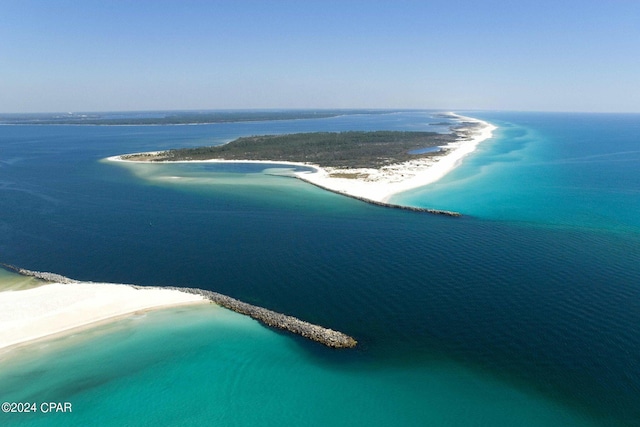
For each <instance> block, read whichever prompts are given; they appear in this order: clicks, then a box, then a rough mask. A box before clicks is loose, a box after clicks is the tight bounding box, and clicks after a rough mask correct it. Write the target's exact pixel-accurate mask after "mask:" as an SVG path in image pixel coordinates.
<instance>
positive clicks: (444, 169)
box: [296, 113, 497, 203]
mask: <svg viewBox="0 0 640 427" xmlns="http://www.w3.org/2000/svg"><path fill="white" fill-rule="evenodd" d="M450 114H451V115H455V116H456V117H457V118H458V119H459V120H461V121H464V122H469V123H473V126H472V127H469V128H467V129H458V130H457V132H458V133H459V134H463V135H464V136H463V137H461V138H460V139H459V140H458V141H456V142H455V143H452V144H448V145H447V146H444V147H442V148H443V149H444V150H445V154H444V155H442V156H437V155H436V156H432V157H428V158H421V159H416V160H411V161H409V162H405V163H398V164H395V165H389V166H385V167H382V168H380V169H335V168H325V169H323V168H319V167H317V172H313V173H310V172H298V173H296V175H297V176H298V177H299V178H300V179H302V180H304V181H308V182H310V183H312V184H315V185H317V186H319V187H323V188H326V189H329V190H331V191H335V192H337V193H341V194H345V195H348V196H354V197H358V198H363V199H368V200H373V201H376V202H383V203H386V202H388V201H389V199H390V198H391V197H392V196H394V195H395V194H398V193H402V192H403V191H407V190H411V189H414V188H418V187H423V186H425V185H428V184H431V183H434V182H436V181H438V180H439V179H440V178H442V177H443V176H445V175H446V174H447V173H449V172H450V171H451V170H453V169H454V168H455V167H456V166H458V165H459V164H460V163H461V161H462V159H463V157H465V156H467V155H468V154H470V153H472V152H473V151H474V150H475V149H476V147H477V146H478V144H480V143H481V142H482V141H484V140H487V139H489V138H491V136H492V134H493V131H494V130H495V129H497V128H496V127H495V126H493V125H492V124H489V123H487V122H485V121H483V120H478V119H473V118H470V117H464V116H459V115H457V114H453V113H450ZM345 174H348V175H349V176H350V177H349V178H341V177H340V175H345ZM351 176H357V177H356V178H351Z"/></svg>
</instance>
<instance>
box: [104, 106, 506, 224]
mask: <svg viewBox="0 0 640 427" xmlns="http://www.w3.org/2000/svg"><path fill="white" fill-rule="evenodd" d="M440 117H442V118H447V119H454V120H455V121H457V122H458V123H457V124H456V125H453V126H451V128H450V133H447V134H443V133H437V132H408V131H375V132H363V131H348V132H313V133H294V134H285V135H260V136H249V137H242V138H238V139H235V140H233V141H231V142H228V143H226V144H224V145H218V146H211V147H195V148H182V149H174V150H167V151H159V152H147V153H134V154H124V155H120V156H113V157H110V158H109V159H108V160H112V161H127V162H145V163H149V162H260V163H269V164H274V163H276V164H292V165H301V166H307V169H309V168H311V171H309V170H305V171H297V172H293V176H295V177H296V178H299V179H301V180H303V181H306V182H308V183H311V184H313V185H316V186H318V187H320V188H323V189H325V190H329V191H332V192H335V193H338V194H342V195H346V196H349V197H353V198H356V199H359V200H362V201H365V202H368V203H373V204H376V205H381V206H386V207H393V208H402V209H410V210H414V211H425V212H429V213H436V214H444V215H449V216H460V214H459V213H457V212H451V211H444V210H437V209H427V208H422V207H415V206H405V205H397V204H393V203H391V202H390V199H391V198H392V197H393V196H394V195H396V194H398V193H401V192H404V191H407V190H411V189H414V188H418V187H422V186H425V185H428V184H431V183H433V182H435V181H437V180H438V179H440V178H442V177H443V176H444V175H446V174H447V173H448V172H449V171H451V170H452V169H454V168H455V167H456V166H457V165H459V164H460V162H461V160H462V158H463V157H464V156H466V155H468V154H469V153H471V152H473V151H474V150H475V148H476V147H477V145H478V144H479V143H480V142H482V141H484V140H486V139H488V138H491V136H492V132H493V130H495V129H496V127H495V126H493V125H491V124H489V123H487V122H485V121H482V120H478V119H474V118H470V117H464V116H460V115H457V114H454V113H445V114H441V115H440Z"/></svg>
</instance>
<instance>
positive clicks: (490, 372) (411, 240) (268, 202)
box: [0, 112, 640, 426]
mask: <svg viewBox="0 0 640 427" xmlns="http://www.w3.org/2000/svg"><path fill="white" fill-rule="evenodd" d="M463 114H466V115H469V116H474V114H473V113H464V112H463ZM476 116H477V117H479V118H482V119H485V120H489V121H492V122H494V123H495V124H497V125H498V126H500V130H499V132H498V133H497V138H495V139H494V140H492V141H488V142H487V143H485V144H483V145H482V146H481V147H480V149H479V150H478V151H477V152H476V153H474V155H473V156H471V157H469V158H467V159H465V161H464V163H463V165H462V166H461V167H460V168H458V169H456V170H455V171H454V172H453V173H452V174H450V175H449V176H447V177H446V178H445V179H444V180H442V181H441V182H439V183H437V184H435V185H433V186H430V188H429V187H427V188H425V189H424V191H417V192H412V193H409V194H405V195H402V196H398V199H405V200H409V201H410V202H411V203H413V204H418V205H425V206H429V207H439V208H445V209H454V210H460V211H461V212H463V213H465V214H467V215H466V216H465V217H463V218H461V219H458V220H456V219H451V218H440V217H436V216H430V215H420V214H415V213H411V212H403V211H398V210H392V209H382V208H379V207H375V206H370V205H367V204H364V203H361V202H358V201H356V200H352V199H348V198H344V197H340V196H338V195H335V194H332V193H328V192H324V191H322V190H320V189H317V188H315V187H312V186H308V185H306V184H304V183H302V182H299V181H297V180H294V179H291V178H286V177H279V176H271V175H265V174H263V173H262V168H261V167H257V166H255V165H253V166H233V167H230V166H225V167H219V166H213V165H135V166H131V165H128V166H124V165H114V164H110V163H105V162H102V161H101V159H102V158H104V157H106V156H108V155H113V154H118V153H123V152H134V151H144V150H152V149H158V148H166V147H171V146H185V145H197V144H202V143H211V141H218V142H223V141H224V140H225V138H227V139H228V138H231V137H233V136H237V135H243V134H256V133H266V132H285V131H306V130H346V129H351V128H353V129H412V130H414V129H422V128H428V124H427V123H428V122H429V121H430V120H437V121H441V119H440V118H437V119H433V118H430V115H429V113H426V112H410V113H402V114H391V115H388V114H387V115H379V116H376V115H373V116H343V117H339V118H333V119H321V120H301V121H290V122H282V123H275V122H270V123H266V122H263V123H247V124H224V125H211V126H180V127H171V126H166V127H118V128H110V127H77V126H76V127H65V126H55V127H52V126H43V127H33V126H11V127H3V128H2V129H0V130H1V131H2V133H0V135H2V138H1V139H0V147H1V149H2V158H1V159H2V160H1V162H0V191H2V193H3V197H2V198H0V211H1V212H2V215H1V216H0V229H1V230H2V234H1V236H2V237H1V238H0V258H1V260H2V261H4V262H9V263H12V264H16V265H21V266H24V267H26V268H31V269H36V270H46V271H55V272H59V273H61V274H65V275H68V276H71V277H75V278H78V279H85V280H96V281H97V280H100V281H103V280H104V281H112V282H125V283H137V284H142V285H174V286H175V285H184V286H198V287H202V288H209V289H213V290H216V291H220V292H223V293H226V294H229V295H231V296H234V297H237V298H241V299H243V300H246V301H247V302H251V303H255V304H259V305H263V306H266V307H269V308H271V309H275V310H279V311H283V312H286V313H289V314H293V315H296V316H298V317H301V318H303V319H305V320H309V321H312V322H316V323H319V324H322V325H325V326H328V327H332V328H334V329H339V330H342V331H344V332H346V333H349V334H351V335H353V336H355V337H356V338H357V339H358V340H359V341H360V346H359V347H358V349H356V350H355V351H332V350H328V349H325V348H324V347H321V346H319V345H317V344H314V343H310V342H307V341H305V340H303V339H300V338H298V337H293V336H290V335H287V334H282V333H279V332H275V331H272V330H269V329H266V328H264V327H262V326H260V325H258V324H257V323H255V322H254V321H252V320H250V319H246V318H244V317H242V316H239V315H237V314H234V313H230V312H228V311H226V310H222V309H215V308H213V307H200V308H196V309H194V308H191V309H179V310H165V311H162V312H156V313H149V314H147V315H145V316H142V317H134V318H131V319H127V320H124V321H122V322H118V323H114V324H111V325H107V326H102V327H100V328H99V329H97V330H90V331H87V332H83V333H79V334H76V335H75V336H73V337H67V338H65V339H62V340H60V341H55V342H46V343H42V344H38V345H37V346H36V347H32V348H29V349H27V348H25V349H21V350H18V351H16V352H12V353H10V354H8V355H7V354H5V355H4V357H3V359H2V361H1V362H0V363H1V367H0V394H1V396H0V400H8V401H12V400H36V401H43V400H46V401H50V400H53V401H58V400H60V401H69V402H72V403H73V408H74V412H73V413H72V414H57V415H56V414H53V415H52V414H48V415H42V414H41V415H38V416H29V415H25V414H18V415H5V414H0V416H2V417H3V418H2V422H3V424H5V423H6V424H8V425H87V424H88V425H91V424H94V425H157V424H164V425H172V424H176V423H182V424H186V425H189V424H193V425H198V424H211V423H214V424H221V425H249V424H259V425H282V424H303V425H346V424H350V425H353V424H356V425H367V424H371V425H390V424H392V425H451V426H467V425H483V426H493V425H522V426H548V425H562V426H564V425H576V426H582V425H635V424H636V421H637V420H638V419H640V412H639V411H638V407H637V402H638V401H639V399H640V366H638V363H637V358H636V357H635V356H634V355H637V354H639V351H640V331H639V330H638V326H637V325H639V324H640V302H639V301H640V286H639V284H638V280H637V278H638V277H640V275H639V274H638V273H640V271H639V270H640V268H639V267H638V265H639V263H638V259H639V258H640V234H639V233H638V225H639V224H638V221H639V220H638V218H637V217H636V215H634V212H637V211H638V209H637V207H638V194H639V192H638V188H639V185H640V183H639V180H638V178H637V175H636V172H635V171H637V170H638V169H637V167H638V166H639V164H638V163H639V159H638V157H637V156H638V154H637V153H638V152H640V144H639V142H638V140H637V138H636V137H635V134H636V130H637V126H638V116H628V115H627V116H625V115H615V116H612V115H562V114H531V113H526V114H525V113H518V114H516V113H481V114H480V113H478V114H476ZM585 126H587V130H584V127H585ZM621 153H624V154H621ZM54 248H55V249H54ZM2 280H9V279H7V278H6V277H5V278H4V279H2Z"/></svg>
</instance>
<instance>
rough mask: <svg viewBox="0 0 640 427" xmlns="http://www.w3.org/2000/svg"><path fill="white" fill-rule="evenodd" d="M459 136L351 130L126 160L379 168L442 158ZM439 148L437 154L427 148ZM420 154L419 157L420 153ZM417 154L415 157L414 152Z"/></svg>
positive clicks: (267, 138)
mask: <svg viewBox="0 0 640 427" xmlns="http://www.w3.org/2000/svg"><path fill="white" fill-rule="evenodd" d="M459 137H460V135H459V134H458V133H456V132H454V133H451V134H441V133H436V132H404V131H375V132H362V131H349V132H313V133H295V134H286V135H260V136H249V137H242V138H238V139H236V140H233V141H231V142H229V143H227V144H224V145H219V146H211V147H197V148H181V149H174V150H168V151H163V152H159V153H141V154H130V155H124V156H122V159H123V160H144V161H155V162H161V161H188V160H208V159H224V160H272V161H289V162H299V163H311V164H315V165H319V166H321V167H329V168H373V169H379V168H381V167H384V166H388V165H393V164H398V163H403V162H406V161H409V160H415V159H417V158H423V157H429V156H433V155H442V154H443V153H442V151H440V150H439V149H437V147H441V146H446V145H447V144H449V143H452V142H455V141H457V140H458V139H459ZM429 148H434V150H433V151H428V150H425V149H429ZM418 152H419V153H418ZM412 153H415V154H412Z"/></svg>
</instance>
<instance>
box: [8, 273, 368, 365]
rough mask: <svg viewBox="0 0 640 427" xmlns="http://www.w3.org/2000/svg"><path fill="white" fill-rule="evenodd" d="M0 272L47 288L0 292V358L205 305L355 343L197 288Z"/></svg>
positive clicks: (323, 340) (340, 343)
mask: <svg viewBox="0 0 640 427" xmlns="http://www.w3.org/2000/svg"><path fill="white" fill-rule="evenodd" d="M0 266H1V267H3V268H5V269H9V270H13V271H15V272H16V273H18V274H20V275H23V276H30V277H35V278H37V279H40V280H43V281H49V282H54V283H47V284H43V285H41V286H38V287H36V288H31V289H26V290H18V291H13V290H6V291H0V326H2V327H1V328H0V357H1V356H2V354H3V353H4V352H7V351H10V350H11V349H12V348H15V347H19V346H23V345H28V344H30V343H34V342H38V341H41V340H46V339H50V338H54V337H57V336H63V335H67V334H71V333H74V332H77V331H80V330H84V329H88V328H91V327H94V326H97V325H100V324H104V323H106V322H112V321H115V320H119V319H121V318H124V317H126V316H129V315H132V314H136V313H140V312H146V311H150V310H157V309H164V308H171V307H179V306H184V305H195V304H210V303H214V304H216V305H217V306H220V307H224V308H226V309H229V310H232V311H235V312H236V313H240V314H243V315H246V316H249V317H251V318H253V319H255V320H257V321H259V322H260V323H262V324H264V325H266V326H269V327H272V328H277V329H283V330H286V331H289V332H291V333H293V334H297V335H300V336H302V337H304V338H307V339H310V340H312V341H316V342H318V343H320V344H323V345H325V346H327V347H331V348H353V347H355V346H356V345H357V341H356V340H355V339H353V338H352V337H350V336H348V335H346V334H343V333H342V332H339V331H335V330H333V329H329V328H325V327H323V326H319V325H314V324H312V323H309V322H305V321H303V320H300V319H298V318H296V317H293V316H288V315H285V314H282V313H278V312H275V311H272V310H269V309H266V308H263V307H259V306H255V305H252V304H248V303H245V302H242V301H240V300H237V299H235V298H231V297H228V296H226V295H223V294H220V293H217V292H213V291H208V290H204V289H198V288H180V287H174V286H163V287H155V286H153V287H152V286H148V287H147V286H136V285H128V284H120V283H97V282H80V281H77V280H74V279H70V278H68V277H64V276H61V275H58V274H54V273H47V272H39V271H31V270H26V269H22V268H18V267H14V266H11V265H7V264H0Z"/></svg>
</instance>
